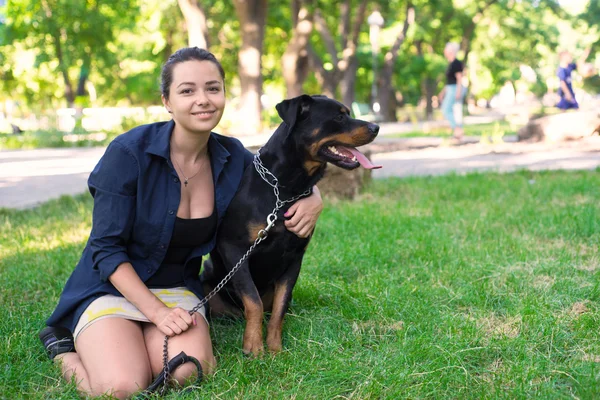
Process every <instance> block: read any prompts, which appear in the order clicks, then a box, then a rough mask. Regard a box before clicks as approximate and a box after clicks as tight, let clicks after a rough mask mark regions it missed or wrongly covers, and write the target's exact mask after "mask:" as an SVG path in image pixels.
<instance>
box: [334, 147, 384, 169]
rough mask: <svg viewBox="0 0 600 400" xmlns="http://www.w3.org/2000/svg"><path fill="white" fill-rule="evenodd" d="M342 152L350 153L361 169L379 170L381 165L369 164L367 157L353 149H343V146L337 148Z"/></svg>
mask: <svg viewBox="0 0 600 400" xmlns="http://www.w3.org/2000/svg"><path fill="white" fill-rule="evenodd" d="M338 147H340V148H342V149H344V150H347V151H349V152H350V153H352V154H353V155H354V157H356V159H357V160H358V162H359V163H360V165H362V167H363V168H366V169H378V168H381V165H374V164H373V163H371V161H369V159H368V158H367V157H365V155H364V154H363V153H361V152H360V151H358V150H356V149H355V148H354V147H343V146H338Z"/></svg>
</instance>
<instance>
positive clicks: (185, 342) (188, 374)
mask: <svg viewBox="0 0 600 400" xmlns="http://www.w3.org/2000/svg"><path fill="white" fill-rule="evenodd" d="M195 317H196V322H197V325H195V326H191V327H190V328H189V329H188V330H187V331H185V332H183V333H181V334H179V335H177V336H173V337H170V338H169V360H170V359H172V358H173V357H175V356H176V355H177V354H179V353H181V352H182V351H184V352H185V354H187V355H188V356H192V357H194V358H196V359H198V361H200V364H201V365H202V372H203V374H204V375H208V374H210V373H212V371H213V369H214V368H215V366H216V360H215V357H214V355H213V349H212V342H211V340H210V331H209V328H208V324H207V323H206V320H205V319H204V317H203V316H202V315H200V314H198V313H196V314H195ZM143 330H144V338H145V340H146V349H147V352H148V356H149V358H150V365H151V367H152V374H153V375H154V376H157V375H158V374H160V372H161V371H162V370H163V344H164V340H165V335H164V334H163V333H162V332H160V331H159V330H158V328H157V327H156V326H155V325H153V324H148V323H145V324H143ZM171 376H172V377H173V378H175V379H176V380H177V382H179V384H180V385H184V384H185V383H186V382H187V381H189V380H190V379H192V378H195V377H196V376H197V370H196V366H195V365H194V364H192V363H186V364H184V365H182V366H181V367H179V368H177V369H176V370H175V371H173V373H172V375H171Z"/></svg>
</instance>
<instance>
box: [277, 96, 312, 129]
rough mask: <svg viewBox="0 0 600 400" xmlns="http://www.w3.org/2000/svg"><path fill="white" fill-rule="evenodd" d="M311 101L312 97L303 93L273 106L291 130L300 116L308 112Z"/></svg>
mask: <svg viewBox="0 0 600 400" xmlns="http://www.w3.org/2000/svg"><path fill="white" fill-rule="evenodd" d="M313 102H314V100H313V98H312V97H310V96H309V95H307V94H303V95H302V96H298V97H294V98H293V99H289V100H284V101H282V102H281V103H279V104H277V105H276V106H275V109H276V110H277V113H278V114H279V116H280V117H281V119H282V120H283V121H284V122H285V123H286V125H287V126H288V127H289V128H288V129H290V130H291V129H292V128H293V127H294V125H295V124H296V122H297V121H300V120H301V119H302V117H303V116H304V115H306V114H307V113H308V110H310V107H311V105H312V103H313Z"/></svg>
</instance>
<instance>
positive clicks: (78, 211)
mask: <svg viewBox="0 0 600 400" xmlns="http://www.w3.org/2000/svg"><path fill="white" fill-rule="evenodd" d="M598 172H599V171H586V172H536V173H531V172H518V173H514V174H506V175H502V174H472V175H467V176H445V177H435V178H411V179H387V180H377V181H375V182H373V184H372V186H371V187H370V188H369V189H368V190H367V191H366V192H365V193H364V194H363V195H362V196H361V199H360V200H359V201H355V202H346V201H340V202H335V201H328V202H327V203H328V204H327V205H326V209H325V211H324V212H323V215H322V217H321V219H320V221H319V226H318V228H317V231H316V234H315V237H314V240H313V242H312V244H311V246H310V247H309V250H308V253H307V254H306V257H305V262H304V266H303V270H302V273H301V275H300V279H299V282H298V285H297V286H296V289H295V291H294V301H293V304H292V307H291V310H290V314H289V315H288V317H287V319H286V325H285V327H284V352H283V353H281V354H279V355H277V356H274V357H273V356H270V355H266V356H264V357H262V358H260V359H250V358H247V357H245V356H243V355H242V352H241V337H242V330H243V323H242V322H241V321H233V320H218V321H213V323H212V325H211V334H212V337H213V341H214V345H215V352H216V354H217V358H218V361H219V365H218V368H217V371H216V374H215V375H214V376H212V377H210V378H208V379H207V380H206V381H205V382H204V384H203V385H202V386H201V387H200V388H199V389H198V390H197V391H195V392H193V393H192V394H189V395H187V396H181V395H178V394H177V393H175V392H172V393H171V394H170V396H168V398H172V399H175V398H189V399H192V398H205V399H212V398H219V399H294V398H295V399H336V398H337V399H402V398H411V399H416V398H419V399H424V398H428V399H530V398H540V399H567V398H579V399H595V398H598V397H599V396H600V340H599V339H600V330H599V325H600V309H599V306H598V300H600V290H599V289H600V286H599V282H600V281H599V277H600V256H599V252H598V243H599V241H600V205H599V203H598V199H600V177H599V175H598ZM90 207H91V202H90V200H89V199H88V197H87V196H82V197H78V198H75V199H73V198H68V197H64V198H62V199H61V200H59V201H52V202H50V203H47V204H45V205H43V206H41V207H39V208H36V209H33V210H29V211H7V210H4V211H0V281H1V282H3V289H2V291H0V299H1V301H2V303H1V304H2V307H1V308H0V335H1V337H2V339H3V340H1V341H0V365H1V366H2V369H1V370H0V399H4V398H6V399H48V398H52V399H72V398H76V391H75V390H74V387H73V386H72V385H67V384H64V383H62V382H61V381H60V376H59V373H58V370H57V369H56V368H55V367H54V366H53V365H52V364H51V363H50V362H49V361H48V360H47V359H46V356H45V355H44V353H43V349H42V347H41V345H40V344H39V343H38V339H37V331H38V330H39V329H40V328H41V327H42V325H43V321H44V319H45V318H46V317H47V316H48V315H49V313H50V312H51V310H52V308H53V307H54V305H55V303H56V300H57V298H58V296H59V293H60V290H61V287H62V285H63V284H64V282H65V280H66V278H67V277H68V275H69V272H70V270H71V269H72V268H73V266H74V265H75V263H76V262H77V259H78V256H79V254H80V252H81V250H82V248H83V246H84V242H85V239H86V234H87V233H88V231H89V228H90V226H89V221H90Z"/></svg>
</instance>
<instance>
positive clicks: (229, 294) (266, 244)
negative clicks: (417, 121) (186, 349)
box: [201, 95, 379, 356]
mask: <svg viewBox="0 0 600 400" xmlns="http://www.w3.org/2000/svg"><path fill="white" fill-rule="evenodd" d="M276 110H277V112H278V114H279V116H280V117H281V119H282V120H283V123H281V125H280V126H279V127H278V128H277V129H276V130H275V132H274V133H273V135H272V136H271V138H270V139H269V140H268V142H267V143H266V144H265V145H264V146H263V147H262V149H260V150H259V158H260V161H261V163H262V166H264V167H265V168H266V169H267V170H268V171H269V172H270V173H272V174H273V175H274V176H275V177H276V178H277V180H278V190H279V197H280V199H281V200H282V201H284V200H286V199H290V198H293V197H295V196H299V195H301V194H302V193H304V192H306V191H307V190H309V191H310V189H311V188H312V187H313V185H315V184H316V183H317V182H318V181H319V180H320V179H321V178H322V177H323V174H324V173H325V168H326V165H327V163H331V164H334V165H336V166H338V167H341V168H344V169H354V168H357V167H359V166H360V165H362V166H363V167H365V168H369V169H372V168H379V167H376V166H375V165H373V164H372V163H371V162H370V161H369V160H368V159H367V158H366V157H365V156H364V155H363V154H362V153H360V152H359V151H358V150H356V149H355V147H358V146H362V145H365V144H368V143H370V142H372V141H373V140H374V139H375V137H376V136H377V134H378V132H379V126H378V125H376V124H373V123H369V122H366V121H361V120H358V119H354V118H352V117H351V116H350V110H349V109H348V108H347V107H346V106H344V105H343V104H342V103H340V102H338V101H336V100H333V99H330V98H328V97H325V96H308V95H302V96H299V97H296V98H293V99H290V100H284V101H283V102H281V103H279V104H277V105H276ZM255 163H256V158H255ZM266 175H267V176H266V178H267V179H268V180H269V182H271V183H272V182H273V179H272V177H271V176H270V175H268V174H266ZM275 204H276V195H275V193H274V188H273V187H272V186H271V185H270V184H269V183H267V182H266V181H265V180H264V179H263V177H261V175H260V174H259V173H258V172H257V169H256V168H255V165H250V166H249V167H247V169H246V170H245V172H244V176H243V178H242V183H241V185H240V187H239V189H238V191H237V193H236V195H235V196H234V198H233V200H232V201H231V203H230V205H229V207H228V209H227V212H226V214H225V216H224V219H223V221H222V224H221V226H220V228H219V231H218V232H217V244H216V246H215V249H214V250H213V251H212V252H211V254H210V260H207V261H206V262H205V265H204V270H203V272H202V274H201V280H202V282H203V285H204V290H205V293H209V292H210V291H211V290H213V289H214V288H215V287H216V286H217V285H218V284H219V282H221V280H222V279H223V278H224V277H225V276H226V275H227V274H228V273H229V272H230V271H231V270H232V268H234V266H235V265H236V264H237V263H238V261H239V260H240V259H241V258H242V256H243V255H244V254H245V253H246V252H247V251H248V249H249V248H250V246H251V245H252V244H253V243H254V242H255V240H256V239H257V237H258V235H260V234H262V233H260V232H261V230H263V229H265V227H266V226H267V216H268V215H269V214H270V213H272V212H273V210H274V208H275ZM291 204H292V203H287V204H285V206H283V207H282V208H281V209H280V210H278V212H277V219H276V221H275V223H274V224H272V225H273V226H272V228H271V229H270V230H269V231H268V233H267V234H268V236H267V237H266V238H265V239H264V240H263V241H262V242H261V243H259V244H258V245H257V246H256V247H255V249H254V250H253V251H252V252H251V253H250V255H249V256H248V258H247V259H246V260H245V261H244V262H243V263H242V264H241V266H240V268H239V270H238V271H237V272H236V273H235V274H234V275H233V277H232V279H231V281H230V282H229V283H227V284H226V285H225V286H224V287H223V289H222V290H221V291H220V292H218V293H217V294H216V295H215V296H214V297H213V298H212V299H211V300H210V301H209V303H208V308H209V310H210V316H220V315H228V316H242V315H243V316H244V317H245V319H246V327H245V331H244V338H243V352H244V353H245V354H251V355H254V356H257V355H259V354H260V353H262V352H263V351H264V343H263V333H262V322H263V314H264V312H265V311H266V312H271V317H270V319H269V323H268V326H267V347H268V349H269V351H271V352H279V351H281V350H282V343H281V333H282V327H283V319H284V316H285V313H286V311H287V308H288V305H289V302H290V300H291V297H292V290H293V289H294V286H295V284H296V280H297V279H298V275H299V273H300V267H301V264H302V257H303V255H304V252H305V250H306V248H307V246H308V243H309V241H310V237H309V238H299V237H298V236H296V235H295V234H294V233H292V232H289V231H288V230H287V229H286V228H285V226H284V224H283V220H284V217H283V214H284V213H285V212H286V211H287V209H288V208H289V206H291ZM263 232H264V231H263ZM311 236H312V234H311Z"/></svg>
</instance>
